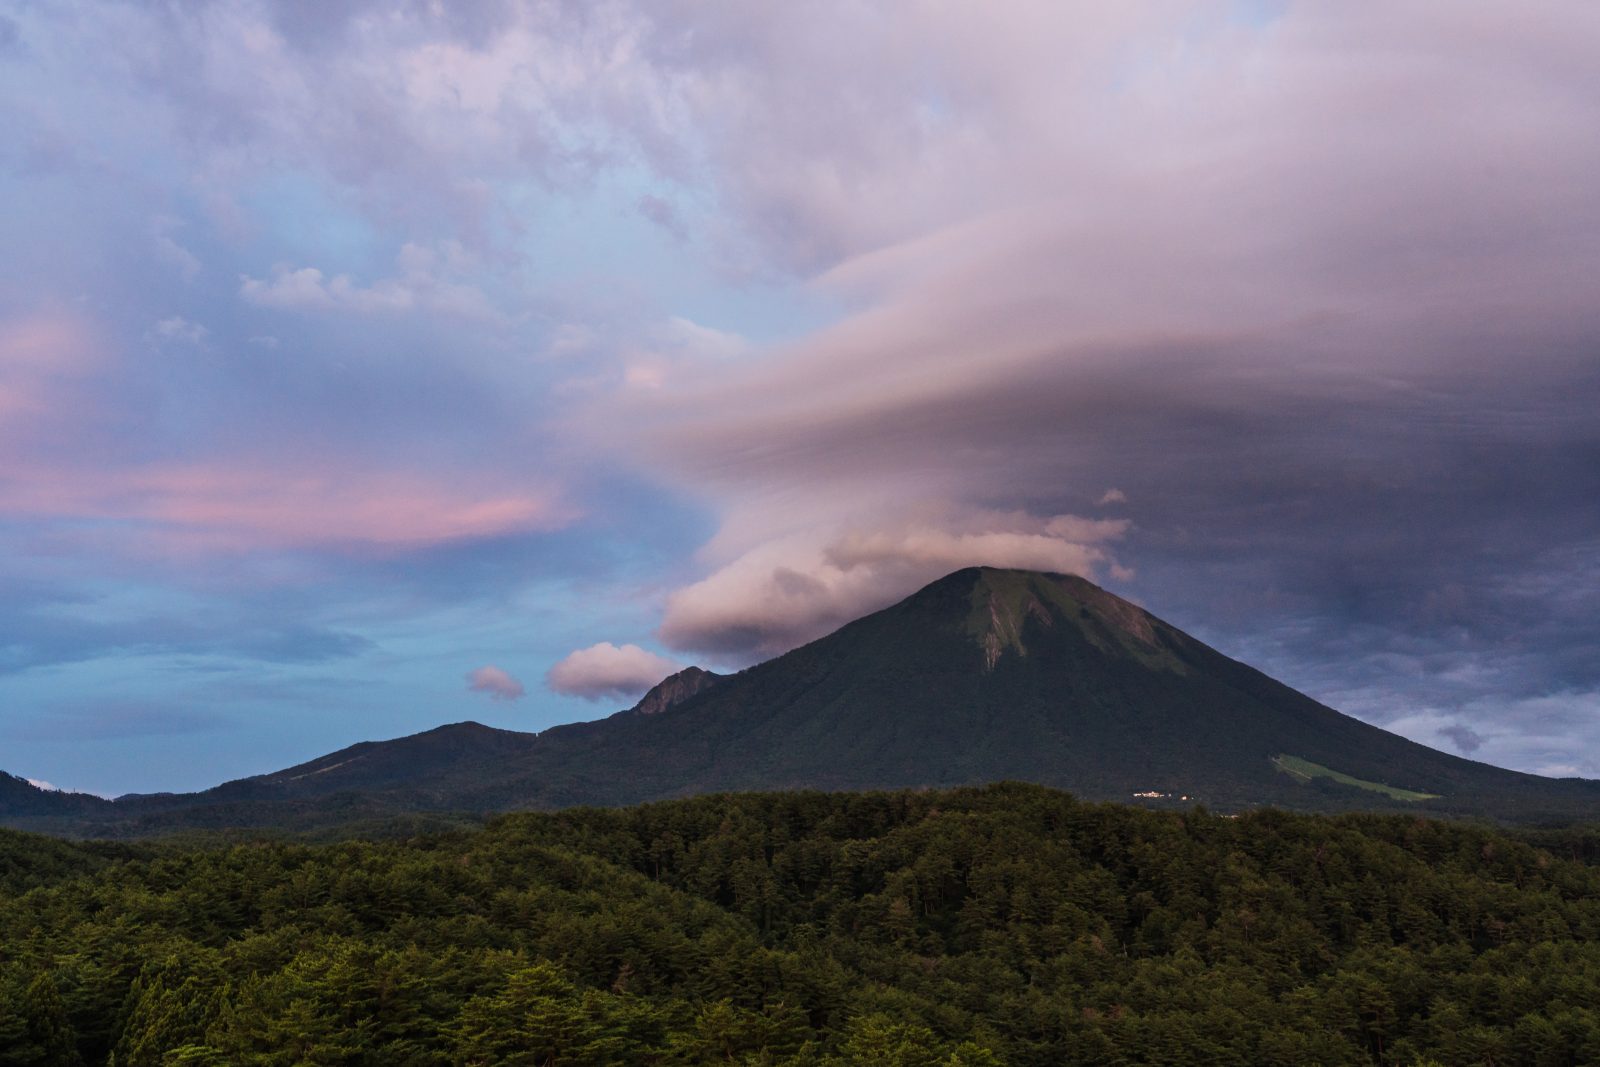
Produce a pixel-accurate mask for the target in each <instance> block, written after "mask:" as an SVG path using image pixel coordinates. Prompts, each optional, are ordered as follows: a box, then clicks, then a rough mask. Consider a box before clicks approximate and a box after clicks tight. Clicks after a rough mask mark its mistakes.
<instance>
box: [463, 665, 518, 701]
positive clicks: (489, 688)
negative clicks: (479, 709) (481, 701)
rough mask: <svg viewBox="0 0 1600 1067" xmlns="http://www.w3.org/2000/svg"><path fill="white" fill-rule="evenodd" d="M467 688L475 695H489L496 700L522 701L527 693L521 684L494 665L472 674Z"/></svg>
mask: <svg viewBox="0 0 1600 1067" xmlns="http://www.w3.org/2000/svg"><path fill="white" fill-rule="evenodd" d="M467 688H468V689H470V690H472V691H473V692H474V693H487V694H488V695H489V696H490V698H492V699H494V700H520V699H522V696H523V694H524V693H525V692H526V690H524V689H523V688H522V683H521V682H519V681H517V680H516V679H515V678H513V677H512V676H511V675H509V674H507V673H506V672H505V671H503V670H501V669H500V668H499V667H496V666H494V665H493V664H490V665H488V666H484V667H479V668H478V669H477V670H475V671H472V672H470V673H469V674H468V675H467Z"/></svg>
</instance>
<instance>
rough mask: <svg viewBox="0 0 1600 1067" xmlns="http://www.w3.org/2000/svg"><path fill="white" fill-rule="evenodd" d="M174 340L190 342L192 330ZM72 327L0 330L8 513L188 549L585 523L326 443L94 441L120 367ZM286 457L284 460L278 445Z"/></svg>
mask: <svg viewBox="0 0 1600 1067" xmlns="http://www.w3.org/2000/svg"><path fill="white" fill-rule="evenodd" d="M173 321H175V322H178V323H180V324H182V325H180V326H174V327H173V328H172V329H170V330H168V331H166V332H165V334H164V336H179V335H181V334H183V333H184V330H185V328H186V327H187V326H188V324H187V323H183V320H180V319H176V317H174V320H173ZM113 364H114V361H113V360H112V359H111V357H110V354H109V352H108V350H107V347H106V346H105V345H104V344H103V343H101V342H99V341H97V340H96V335H95V331H94V330H93V329H92V328H90V327H89V326H87V325H86V324H85V323H83V322H82V321H80V320H79V319H76V318H74V317H72V316H69V315H63V314H56V315H36V316H32V317H28V318H24V319H21V320H16V321H12V322H10V323H6V324H3V325H0V515H7V516H12V517H26V518H34V519H67V520H78V519H108V520H120V521H124V522H128V523H132V524H136V525H138V526H139V527H140V528H141V529H140V530H139V531H138V532H136V533H135V534H134V536H135V538H143V539H145V540H147V541H152V542H154V543H156V544H158V545H162V546H167V547H171V548H177V549H181V550H210V551H252V550H259V549H267V550H275V549H297V548H312V547H355V546H362V545H365V546H377V547H386V548H394V549H404V548H408V547H419V546H425V545H431V544H439V543H442V542H448V541H460V540H473V539H481V538H486V537H496V536H502V535H506V534H513V533H521V532H529V531H536V530H549V529H555V528H559V527H561V526H564V525H566V524H568V523H570V522H571V521H573V520H574V519H575V518H576V517H577V511H576V510H575V509H574V508H573V507H572V506H570V505H568V504H566V503H565V502H564V501H563V500H562V499H561V497H560V496H559V494H558V493H557V492H556V491H555V490H554V489H552V488H550V487H547V486H530V485H528V484H527V483H526V481H525V480H524V479H521V478H514V477H511V476H508V475H506V474H502V473H499V472H487V473H480V472H477V471H468V472H453V471H449V470H439V471H434V470H427V469H408V468H407V467H405V466H403V465H399V464H391V463H385V462H382V461H374V460H371V459H366V458H359V457H356V456H352V455H348V454H346V453H345V448H346V446H345V445H344V444H342V443H341V442H338V441H328V442H327V443H326V446H325V449H324V450H323V453H322V454H321V455H320V456H317V457H316V458H315V459H308V458H305V452H306V449H305V447H304V442H296V443H295V446H296V447H295V449H294V452H293V454H291V455H288V456H277V455H272V454H271V452H272V450H273V448H274V443H273V442H263V447H262V449H261V452H262V454H255V455H252V454H244V455H239V454H218V455H212V456H206V457H204V458H200V459H196V460H192V461H188V462H174V461H171V460H163V459H156V458H144V457H142V456H141V455H140V454H139V449H138V448H134V447H128V446H127V445H126V444H124V443H122V442H118V441H117V440H115V439H105V440H101V439H100V438H98V437H97V436H96V435H95V433H93V432H91V431H93V430H94V428H96V427H97V426H98V424H100V423H102V422H104V421H106V420H107V416H106V413H105V405H106V400H105V398H104V396H103V393H102V392H99V391H96V390H95V389H94V388H93V386H94V385H95V375H96V374H97V373H98V372H99V371H100V370H101V369H103V368H105V367H107V366H111V365H113ZM277 447H278V448H279V449H282V448H283V444H282V443H278V446H277Z"/></svg>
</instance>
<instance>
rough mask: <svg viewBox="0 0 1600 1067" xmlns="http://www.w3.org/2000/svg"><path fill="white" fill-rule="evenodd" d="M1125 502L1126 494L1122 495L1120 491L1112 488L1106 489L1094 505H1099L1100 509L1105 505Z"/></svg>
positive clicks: (1126, 500) (1126, 499)
mask: <svg viewBox="0 0 1600 1067" xmlns="http://www.w3.org/2000/svg"><path fill="white" fill-rule="evenodd" d="M1127 502H1128V494H1127V493H1124V492H1123V491H1122V490H1121V489H1114V488H1113V489H1107V490H1106V491H1105V492H1103V493H1101V494H1100V499H1099V500H1096V501H1095V503H1096V504H1099V505H1100V506H1101V507H1104V506H1105V505H1107V504H1126V503H1127Z"/></svg>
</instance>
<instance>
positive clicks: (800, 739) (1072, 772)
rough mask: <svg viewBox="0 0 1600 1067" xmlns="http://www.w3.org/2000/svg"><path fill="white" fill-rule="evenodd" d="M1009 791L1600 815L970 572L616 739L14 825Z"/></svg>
mask: <svg viewBox="0 0 1600 1067" xmlns="http://www.w3.org/2000/svg"><path fill="white" fill-rule="evenodd" d="M1003 779H1020V780H1025V781H1031V782H1038V783H1041V784H1043V785H1050V786H1057V787H1061V788H1064V789H1068V790H1071V791H1073V792H1075V793H1078V794H1079V795H1082V796H1084V797H1087V798H1091V799H1099V800H1120V801H1137V802H1142V803H1152V804H1187V803H1192V802H1195V801H1200V802H1204V803H1207V804H1211V805H1213V806H1217V807H1221V808H1242V807H1248V806H1252V805H1259V804H1275V805H1282V806H1286V807H1296V808H1310V809H1323V810H1327V809H1352V808H1388V809H1395V808H1398V809H1404V810H1411V811H1418V812H1429V813H1440V814H1477V815H1488V816H1493V817H1497V818H1504V819H1521V820H1527V819H1538V818H1572V817H1575V816H1589V817H1592V816H1593V814H1594V813H1595V811H1597V810H1600V782H1590V781H1581V780H1575V779H1568V780H1560V781H1558V780H1552V779H1548V778H1540V777H1537V776H1535V775H1529V774H1520V773H1517V772H1514V771H1507V770H1502V769H1500V768H1497V767H1491V766H1489V765H1487V764H1483V763H1475V762H1473V761H1470V760H1465V759H1461V758H1459V757H1456V756H1452V755H1448V754H1446V753H1443V752H1439V751H1436V750H1434V749H1431V748H1428V747H1426V746H1424V745H1419V744H1417V743H1415V742H1413V741H1408V740H1406V739H1405V738H1402V737H1399V736H1397V735H1395V734H1391V733H1388V732H1387V731H1384V730H1381V729H1379V728H1377V727H1375V726H1371V725H1368V724H1366V723H1363V722H1361V721H1359V720H1357V719H1353V718H1350V717H1349V716H1346V715H1341V714H1340V713H1339V712H1337V711H1334V710H1333V709H1332V708H1328V707H1325V706H1324V705H1322V704H1319V703H1318V702H1316V701H1315V700H1312V699H1311V698H1310V697H1307V696H1305V695H1304V694H1302V693H1298V692H1296V691H1295V690H1293V689H1290V688H1289V687H1288V686H1286V685H1283V684H1282V683H1279V682H1276V681H1274V680H1272V679H1271V678H1268V677H1267V676H1266V675H1264V674H1262V673H1261V672H1259V671H1257V670H1254V669H1253V668H1250V667H1248V666H1245V665H1244V664H1242V663H1239V662H1237V661H1235V660H1232V659H1229V658H1228V657H1227V656H1225V655H1223V654H1222V653H1220V652H1218V651H1216V650H1215V649H1212V648H1210V647H1208V646H1206V645H1205V644H1202V643H1201V642H1200V641H1197V640H1196V639H1194V638H1193V637H1190V636H1189V635H1188V634H1185V633H1184V632H1182V631H1181V630H1179V629H1177V628H1176V627H1174V626H1172V625H1170V624H1168V623H1166V622H1163V621H1162V620H1161V619H1158V618H1157V617H1155V616H1154V615H1151V614H1150V613H1149V612H1146V611H1145V610H1143V609H1142V608H1140V607H1138V606H1136V605H1134V604H1132V603H1130V602H1128V601H1126V600H1124V599H1122V598H1120V597H1118V596H1115V595H1113V594H1112V593H1109V592H1107V591H1106V590H1104V589H1101V588H1100V587H1098V586H1096V585H1095V584H1094V583H1092V582H1089V581H1087V580H1085V579H1083V578H1079V577H1076V576H1073V575H1064V574H1042V573H1036V572H1031V571H1015V570H997V569H991V568H968V569H966V570H961V571H957V572H955V573H954V574H951V575H948V576H946V577H944V578H942V579H940V580H938V581H936V582H934V583H933V584H931V585H929V586H927V587H925V588H923V589H921V590H919V591H918V592H916V593H915V594H913V595H911V596H910V597H907V598H906V599H905V600H902V601H901V602H900V603H898V604H895V605H893V606H892V607H889V608H885V609H884V610H882V611H879V612H875V613H873V614H871V615H868V616H866V617H864V618H861V619H858V620H856V621H855V622H853V623H850V624H848V625H846V626H844V627H842V628H841V629H839V630H837V631H835V632H834V633H832V634H829V635H828V636H826V637H823V638H820V639H819V640H816V641H813V642H811V643H810V644H808V645H805V646H803V647H801V648H797V649H795V650H794V651H792V652H789V653H786V654H784V655H782V656H779V657H777V658H775V659H772V660H769V661H767V662H765V663H762V664H759V665H757V666H755V667H751V668H749V669H748V670H744V671H740V672H739V673H737V674H733V675H726V676H719V675H715V674H711V673H710V672H707V671H702V670H700V669H698V668H690V669H688V670H686V671H684V672H682V673H680V674H678V675H674V676H673V677H672V678H669V679H667V680H666V681H665V682H663V683H662V684H661V685H660V686H658V687H657V688H656V689H655V690H652V692H651V693H650V694H647V695H646V697H645V698H644V699H643V700H641V701H640V702H639V704H638V705H636V706H635V707H634V708H631V709H629V710H628V711H626V712H622V713H619V714H617V715H613V716H611V717H610V718H607V719H602V720H599V721H597V722H589V723H575V724H572V725H569V726H559V727H555V728H553V729H550V730H546V731H544V732H542V733H539V734H525V733H516V732H512V731H505V730H493V729H490V728H489V727H485V726H480V725H478V724H476V723H464V724H458V725H456V726H450V727H440V728H439V729H437V730H433V731H429V732H428V733H424V734H417V735H414V736H412V737H408V738H401V739H399V740H396V741H387V742H367V743H364V744H361V745H356V746H353V747H351V748H349V749H345V750H342V751H341V752H337V753H333V754H331V755H328V756H324V757H322V758H321V759H317V760H313V761H311V762H309V763H306V764H303V765H301V766H299V767H296V768H291V769H290V770H287V771H281V772H278V773H276V774H270V775H264V776H261V777H259V778H251V779H244V780H242V781H239V782H231V783H227V784H225V785H222V786H219V787H217V788H216V789H212V790H207V791H206V792H204V793H197V794H188V795H184V796H161V797H148V798H145V797H140V798H127V799H125V800H121V801H116V802H110V801H103V802H100V804H101V805H103V807H98V808H96V810H94V811H92V812H85V811H84V810H83V808H84V805H83V803H82V802H79V803H78V804H76V805H75V806H74V807H73V808H72V810H71V811H70V812H68V811H67V810H66V809H65V807H63V809H62V818H63V820H65V821H63V822H60V823H56V824H52V823H49V822H48V820H46V821H44V822H41V821H40V820H39V818H38V812H39V809H40V806H41V804H44V805H48V803H49V798H43V797H39V796H33V795H31V794H30V795H29V796H28V797H27V801H28V803H27V805H26V806H21V807H22V809H23V810H15V809H6V808H4V807H0V819H3V818H6V817H7V816H8V815H9V816H11V818H10V819H9V820H8V821H11V822H12V823H13V824H19V823H22V822H25V823H26V824H29V825H36V826H41V827H44V828H48V827H49V826H51V825H56V826H58V827H64V828H70V829H74V830H78V831H80V832H82V831H85V830H90V829H93V828H92V827H88V826H85V821H86V820H87V821H89V822H97V823H101V824H102V825H101V826H100V827H99V829H101V830H105V831H107V832H119V826H123V825H126V824H127V822H128V820H130V819H133V820H136V821H137V824H138V825H139V826H140V827H142V828H144V829H150V828H160V827H165V826H168V825H211V826H215V825H246V824H263V823H277V824H282V823H285V822H287V823H290V824H304V823H306V822H311V823H316V822H318V821H329V820H331V819H332V818H333V817H334V813H337V812H343V813H345V814H346V815H347V816H353V815H361V816H363V817H369V818H370V817H376V816H383V815H385V814H392V813H395V812H417V811H434V812H446V811H456V812H488V811H505V810H514V809H523V808H552V807H562V806H567V805H574V804H628V803H635V802H640V801H647V800H657V799H664V798H669V797H677V796H684V795H688V794H693V793H704V792H711V791H723V790H777V789H886V788H902V787H921V786H951V785H963V784H973V783H980V782H991V781H998V780H1003ZM0 799H3V798H0ZM285 813H289V815H285ZM24 814H26V815H29V816H33V817H32V818H28V819H25V820H24V819H19V818H18V816H22V815H24ZM290 816H292V818H291V817H290ZM141 832H142V831H141Z"/></svg>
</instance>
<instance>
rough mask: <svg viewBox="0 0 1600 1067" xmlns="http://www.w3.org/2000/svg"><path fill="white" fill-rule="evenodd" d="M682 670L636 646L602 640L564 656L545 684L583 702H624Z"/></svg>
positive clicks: (547, 677)
mask: <svg viewBox="0 0 1600 1067" xmlns="http://www.w3.org/2000/svg"><path fill="white" fill-rule="evenodd" d="M681 669H682V664H679V663H676V662H674V661H673V660H670V659H667V658H666V657H665V656H658V655H656V654H655V653H654V652H650V651H647V650H646V649H643V648H640V647H639V646H638V645H623V646H621V647H620V648H619V647H617V646H616V645H613V644H612V643H611V642H609V641H602V642H600V643H599V644H597V645H590V646H589V647H588V648H580V649H578V650H577V651H575V652H571V653H568V654H567V655H566V656H565V657H564V658H563V659H562V660H561V661H560V662H559V663H557V664H556V665H555V666H553V667H551V668H550V671H549V673H548V674H546V675H545V681H546V682H547V683H548V684H549V686H550V688H551V689H553V690H555V691H556V692H557V693H564V694H566V695H567V696H578V697H583V698H584V699H585V700H628V699H632V698H634V697H638V696H639V695H640V694H642V693H644V692H645V691H646V690H648V689H649V688H650V687H651V686H653V685H655V684H656V683H657V682H659V681H661V680H662V679H663V678H665V677H667V676H668V675H670V674H675V673H677V672H678V671H679V670H681Z"/></svg>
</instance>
